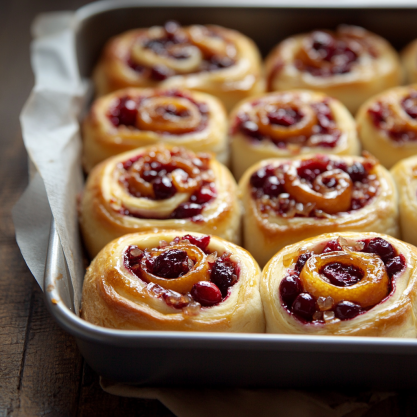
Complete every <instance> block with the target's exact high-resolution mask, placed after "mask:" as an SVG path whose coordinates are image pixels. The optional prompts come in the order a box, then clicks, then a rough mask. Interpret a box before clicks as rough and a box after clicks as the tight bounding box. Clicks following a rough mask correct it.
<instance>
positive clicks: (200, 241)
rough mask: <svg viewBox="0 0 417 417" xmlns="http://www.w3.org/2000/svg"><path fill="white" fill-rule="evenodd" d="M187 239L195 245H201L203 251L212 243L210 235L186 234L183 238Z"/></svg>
mask: <svg viewBox="0 0 417 417" xmlns="http://www.w3.org/2000/svg"><path fill="white" fill-rule="evenodd" d="M185 239H187V240H189V241H190V243H192V244H193V245H196V246H197V247H199V248H200V249H201V250H202V251H205V250H206V249H207V246H208V245H209V243H210V236H202V237H195V236H191V235H185V236H183V237H182V238H181V240H185Z"/></svg>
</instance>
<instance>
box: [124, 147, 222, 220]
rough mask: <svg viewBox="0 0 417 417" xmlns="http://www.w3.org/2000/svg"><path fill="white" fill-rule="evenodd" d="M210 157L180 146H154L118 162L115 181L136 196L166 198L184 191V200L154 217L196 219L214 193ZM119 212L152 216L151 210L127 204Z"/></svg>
mask: <svg viewBox="0 0 417 417" xmlns="http://www.w3.org/2000/svg"><path fill="white" fill-rule="evenodd" d="M210 159H211V157H210V156H209V155H206V154H194V153H193V152H191V151H188V150H185V149H181V148H173V149H171V150H168V149H165V148H155V149H154V150H151V151H149V152H148V153H147V154H144V155H138V156H135V157H133V158H131V159H129V160H127V161H125V162H124V163H121V164H119V166H118V169H119V171H120V176H119V178H120V179H119V182H120V184H121V185H122V186H123V187H124V188H125V189H126V191H127V192H128V193H129V194H130V195H132V196H134V197H136V198H146V199H150V200H166V199H169V198H172V197H174V196H175V195H176V194H177V193H186V194H187V195H188V199H187V201H185V202H182V203H180V204H179V205H178V206H177V207H176V208H175V209H174V210H173V211H172V212H171V213H169V215H167V216H162V217H158V218H174V219H185V218H193V219H194V220H196V221H199V220H200V219H199V217H198V216H201V213H202V212H203V210H204V208H205V207H206V206H207V205H208V204H210V202H211V201H212V200H213V199H215V198H216V195H217V191H216V186H215V183H214V175H213V172H212V170H211V169H210ZM120 212H121V214H123V215H128V216H132V217H137V218H154V217H152V213H150V214H149V215H147V213H146V212H137V211H135V210H134V209H129V208H128V207H122V208H121V209H120Z"/></svg>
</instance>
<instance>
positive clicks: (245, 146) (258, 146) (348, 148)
mask: <svg viewBox="0 0 417 417" xmlns="http://www.w3.org/2000/svg"><path fill="white" fill-rule="evenodd" d="M284 95H285V97H286V100H289V101H290V102H291V101H293V100H295V101H296V102H297V103H298V102H299V103H302V105H308V106H310V105H311V104H315V103H319V102H324V101H325V102H326V103H327V105H328V106H329V108H330V109H331V112H332V116H333V118H334V120H335V125H336V128H337V129H339V130H340V132H341V136H340V138H339V140H338V142H337V145H336V146H335V147H333V148H332V147H323V146H314V147H313V146H308V145H305V146H304V145H298V144H296V143H294V144H293V143H291V144H290V145H289V146H287V147H286V148H279V147H278V146H277V145H275V144H274V143H273V142H272V141H271V140H269V139H263V140H260V141H259V140H253V139H251V138H249V137H247V136H246V135H244V134H243V133H242V132H241V131H240V130H237V131H236V132H234V133H233V132H232V133H231V134H230V139H231V143H232V167H233V174H234V175H235V177H236V178H237V179H240V178H241V176H242V175H243V173H244V172H245V171H246V170H247V169H248V168H249V167H250V166H252V165H253V164H255V163H257V162H259V161H261V160H263V159H266V158H292V157H297V156H299V155H304V154H309V153H314V152H320V153H326V154H327V153H328V154H333V155H359V152H360V143H359V140H358V137H357V134H356V125H355V120H354V119H353V117H352V116H351V114H350V113H349V112H348V110H347V109H346V107H345V106H344V105H343V104H342V103H341V102H340V101H338V100H335V99H332V98H330V97H328V96H326V95H325V94H322V93H320V92H313V91H307V90H292V91H284V92H275V93H269V94H262V95H259V96H256V97H253V98H249V99H246V100H244V101H242V102H241V103H239V105H238V106H236V107H235V108H234V109H233V111H232V113H231V114H230V117H229V124H230V125H231V126H234V124H235V123H236V118H237V116H238V115H239V114H246V113H251V112H253V110H252V108H253V103H257V102H258V101H259V102H262V100H265V101H270V100H272V99H274V98H275V97H277V98H280V97H283V96H284ZM289 97H293V99H291V100H290V99H289ZM256 107H261V106H259V105H257V106H256Z"/></svg>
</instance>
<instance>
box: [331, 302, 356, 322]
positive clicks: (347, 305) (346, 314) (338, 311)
mask: <svg viewBox="0 0 417 417" xmlns="http://www.w3.org/2000/svg"><path fill="white" fill-rule="evenodd" d="M360 312H361V306H360V305H358V304H355V303H351V302H350V301H341V302H340V303H339V304H337V305H336V307H335V309H334V315H335V316H336V317H337V318H338V319H340V320H348V319H353V318H354V317H356V316H357V315H358V314H359V313H360Z"/></svg>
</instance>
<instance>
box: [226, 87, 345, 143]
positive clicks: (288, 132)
mask: <svg viewBox="0 0 417 417" xmlns="http://www.w3.org/2000/svg"><path fill="white" fill-rule="evenodd" d="M288 95H289V93H284V94H282V95H281V96H277V98H276V100H275V99H274V98H273V97H268V98H266V99H265V100H262V99H258V100H255V101H254V102H253V103H252V108H247V109H244V110H242V111H241V112H240V113H238V115H237V116H236V119H235V122H234V124H233V128H232V133H233V134H236V133H238V132H241V133H242V134H244V135H245V136H247V137H248V138H250V139H252V140H255V141H262V140H268V141H271V142H272V143H273V144H274V145H276V146H277V147H278V148H287V147H288V146H289V145H290V146H291V147H292V148H294V147H303V146H308V147H313V148H314V147H323V148H334V147H336V146H337V144H338V141H339V139H340V137H341V132H340V130H339V129H338V128H337V125H336V121H335V119H334V117H333V113H332V110H331V108H330V100H329V99H326V100H324V101H322V102H315V103H311V104H306V103H304V102H302V101H300V99H299V97H298V95H296V94H295V95H292V99H291V100H292V104H291V105H290V104H289V103H288V102H287V100H289V98H287V96H288ZM274 100H275V102H274ZM264 101H265V102H264ZM268 101H271V103H269V102H268ZM265 109H266V110H265Z"/></svg>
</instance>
